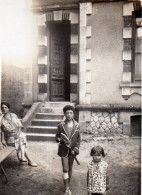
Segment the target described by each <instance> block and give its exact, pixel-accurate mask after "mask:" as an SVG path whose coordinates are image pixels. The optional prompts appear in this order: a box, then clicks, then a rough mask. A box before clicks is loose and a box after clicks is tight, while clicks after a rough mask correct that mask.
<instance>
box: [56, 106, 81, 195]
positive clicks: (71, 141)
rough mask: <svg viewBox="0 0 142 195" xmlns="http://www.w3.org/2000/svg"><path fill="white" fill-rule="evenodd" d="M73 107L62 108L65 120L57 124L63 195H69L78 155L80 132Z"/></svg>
mask: <svg viewBox="0 0 142 195" xmlns="http://www.w3.org/2000/svg"><path fill="white" fill-rule="evenodd" d="M74 111H75V109H74V107H73V106H71V105H67V106H65V107H64V108H63V112H64V115H65V120H64V121H62V122H61V123H60V124H58V130H57V134H56V141H57V142H59V148H58V155H59V156H60V157H61V162H62V167H63V180H64V185H65V194H64V195H71V191H70V189H69V183H70V180H71V175H72V167H73V162H74V159H76V155H77V154H79V145H80V132H79V124H78V123H77V122H76V121H75V120H74Z"/></svg>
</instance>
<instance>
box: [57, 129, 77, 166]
mask: <svg viewBox="0 0 142 195" xmlns="http://www.w3.org/2000/svg"><path fill="white" fill-rule="evenodd" d="M60 136H61V139H62V140H63V141H64V143H65V145H66V146H67V147H68V148H69V149H70V150H71V145H70V141H69V138H68V137H67V136H66V135H65V134H64V133H61V134H60ZM71 152H72V150H71ZM74 156H75V160H76V163H77V164H78V165H80V163H79V161H78V159H77V158H76V155H74Z"/></svg>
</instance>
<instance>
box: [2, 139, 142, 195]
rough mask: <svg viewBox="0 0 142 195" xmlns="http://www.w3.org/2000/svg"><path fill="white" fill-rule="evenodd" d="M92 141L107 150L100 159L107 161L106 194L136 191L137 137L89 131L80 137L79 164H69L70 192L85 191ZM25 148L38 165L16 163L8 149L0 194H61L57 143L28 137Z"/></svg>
mask: <svg viewBox="0 0 142 195" xmlns="http://www.w3.org/2000/svg"><path fill="white" fill-rule="evenodd" d="M86 139H87V141H86ZM93 145H101V146H103V147H104V150H105V152H106V153H107V155H106V157H105V159H104V160H105V161H106V162H107V163H108V164H109V175H110V190H109V192H107V195H140V185H141V183H140V149H141V141H140V138H128V137H115V138H112V137H110V138H94V137H93V136H92V135H84V136H83V137H82V142H81V146H80V155H79V156H78V160H79V161H80V165H77V164H76V162H75V163H74V168H73V176H72V181H71V191H72V195H87V188H86V173H87V163H88V161H90V160H91V157H90V155H89V152H90V149H91V147H92V146H93ZM28 148H29V153H30V155H31V156H32V158H33V159H34V161H35V162H36V163H37V164H38V167H37V168H35V167H30V166H28V165H27V164H26V163H24V164H19V162H18V160H17V157H16V153H15V152H14V153H12V154H11V155H10V156H9V157H8V158H7V159H6V160H5V161H4V162H3V166H4V168H5V171H6V172H7V175H8V177H9V183H8V184H5V183H4V179H5V178H4V177H3V176H2V175H0V195H15V194H16V195H63V194H64V187H63V181H62V167H61V162H60V157H58V156H57V148H58V144H57V143H56V142H31V141H29V142H28Z"/></svg>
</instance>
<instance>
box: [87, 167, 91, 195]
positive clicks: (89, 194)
mask: <svg viewBox="0 0 142 195" xmlns="http://www.w3.org/2000/svg"><path fill="white" fill-rule="evenodd" d="M88 180H89V171H88V172H87V187H88ZM88 195H91V193H90V192H89V191H88Z"/></svg>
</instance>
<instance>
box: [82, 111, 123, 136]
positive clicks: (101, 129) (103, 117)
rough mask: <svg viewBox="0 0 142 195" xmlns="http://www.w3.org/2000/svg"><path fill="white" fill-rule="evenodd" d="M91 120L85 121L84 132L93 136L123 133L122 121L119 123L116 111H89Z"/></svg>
mask: <svg viewBox="0 0 142 195" xmlns="http://www.w3.org/2000/svg"><path fill="white" fill-rule="evenodd" d="M90 115H91V121H90V122H86V130H85V133H92V134H94V135H95V136H108V135H115V134H122V133H123V126H122V123H119V116H118V112H113V113H109V112H90Z"/></svg>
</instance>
